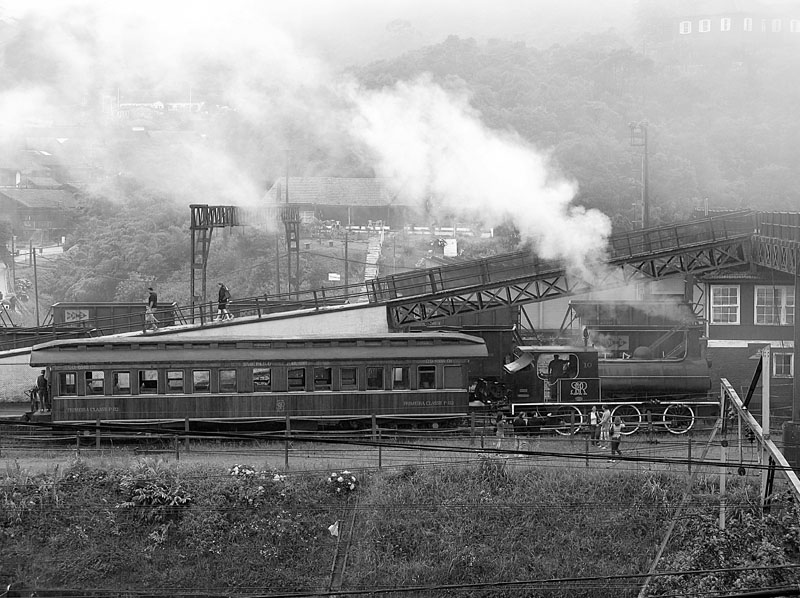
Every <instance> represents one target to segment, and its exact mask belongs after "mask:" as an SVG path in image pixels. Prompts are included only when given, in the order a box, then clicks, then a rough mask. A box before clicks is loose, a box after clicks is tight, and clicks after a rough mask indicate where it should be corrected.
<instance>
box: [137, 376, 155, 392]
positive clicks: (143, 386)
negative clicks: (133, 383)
mask: <svg viewBox="0 0 800 598" xmlns="http://www.w3.org/2000/svg"><path fill="white" fill-rule="evenodd" d="M157 392H158V370H139V394H140V395H154V394H156V393H157Z"/></svg>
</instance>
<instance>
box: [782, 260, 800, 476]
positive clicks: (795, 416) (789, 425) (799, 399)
mask: <svg viewBox="0 0 800 598" xmlns="http://www.w3.org/2000/svg"><path fill="white" fill-rule="evenodd" d="M795 265H796V271H795V275H794V296H795V314H794V349H793V351H794V357H793V366H794V376H793V378H792V382H793V384H792V420H791V421H788V422H786V423H785V424H783V454H784V455H785V456H786V460H787V461H788V462H789V464H790V465H791V466H792V468H794V470H795V471H797V470H798V469H800V361H798V359H800V358H799V357H798V353H800V326H798V324H797V319H798V313H797V307H796V306H797V298H798V297H800V265H797V259H795Z"/></svg>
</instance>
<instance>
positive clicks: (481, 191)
mask: <svg viewBox="0 0 800 598" xmlns="http://www.w3.org/2000/svg"><path fill="white" fill-rule="evenodd" d="M349 94H350V98H351V100H352V102H353V103H354V105H355V107H356V109H357V115H356V116H355V118H354V121H353V133H354V135H356V136H357V137H358V138H359V139H361V140H362V141H363V142H364V143H365V144H366V145H367V146H368V147H369V148H370V150H371V151H372V154H373V156H374V159H375V163H376V168H377V171H378V172H379V173H380V175H381V176H384V177H386V178H388V179H389V180H390V181H392V182H393V183H394V184H395V185H396V187H397V188H396V191H397V192H398V193H402V194H405V195H406V197H411V198H413V199H416V200H420V201H423V202H424V201H426V200H428V201H430V202H431V203H433V204H434V205H436V206H440V207H441V208H443V209H444V210H446V211H447V212H451V213H465V212H466V213H473V214H479V215H480V217H481V219H482V220H483V222H484V223H486V224H488V225H495V226H496V225H498V224H501V223H503V222H504V221H507V220H508V219H511V221H512V222H513V223H514V224H515V225H516V227H517V228H518V230H519V231H520V233H521V234H522V235H523V237H524V238H525V239H527V240H530V241H532V242H533V244H534V246H535V248H536V250H537V253H538V254H539V255H540V256H541V257H543V258H545V259H562V260H565V261H566V262H567V264H568V266H569V267H571V268H575V269H577V270H580V271H581V272H582V273H584V274H587V273H589V272H591V271H592V270H593V269H594V267H595V266H596V265H597V264H598V263H600V262H602V258H603V257H604V253H605V247H606V240H607V238H608V236H609V234H610V232H611V223H610V221H609V219H608V218H607V217H606V216H605V215H604V214H603V213H602V212H599V211H598V210H586V209H584V208H583V207H580V206H575V205H572V204H571V202H572V200H573V199H574V197H575V192H576V186H575V184H574V183H572V182H569V181H567V180H565V179H563V178H559V177H557V176H555V175H554V170H553V169H551V168H550V167H549V165H548V161H547V158H546V156H544V155H543V154H542V153H540V152H537V151H536V150H535V149H534V148H533V147H531V146H530V145H529V144H527V143H525V142H524V141H523V140H522V139H520V138H519V137H518V136H516V135H513V134H510V133H502V132H499V131H493V130H491V129H488V128H487V127H486V126H485V125H483V123H482V122H481V120H480V117H479V115H478V114H477V113H476V112H475V110H473V109H472V108H471V107H470V106H469V103H468V102H467V98H466V97H465V96H464V95H460V96H456V95H453V94H451V93H448V92H446V91H445V90H444V89H442V88H441V87H439V86H437V85H434V84H433V83H432V82H431V81H430V80H429V78H427V77H422V78H420V79H417V80H416V81H414V82H410V83H405V82H401V83H398V84H397V85H395V86H394V87H393V88H385V89H382V90H379V91H368V90H364V89H362V88H359V87H358V86H356V85H352V86H351V87H350V88H349Z"/></svg>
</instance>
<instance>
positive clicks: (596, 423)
mask: <svg viewBox="0 0 800 598" xmlns="http://www.w3.org/2000/svg"><path fill="white" fill-rule="evenodd" d="M589 432H591V441H592V446H597V445H598V444H600V442H599V438H600V414H599V413H597V405H592V410H591V411H590V412H589Z"/></svg>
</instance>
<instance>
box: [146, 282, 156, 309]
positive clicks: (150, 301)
mask: <svg viewBox="0 0 800 598" xmlns="http://www.w3.org/2000/svg"><path fill="white" fill-rule="evenodd" d="M147 292H148V295H147V307H149V308H150V309H152V310H155V308H156V305H158V293H156V292H155V291H154V290H153V287H148V288H147Z"/></svg>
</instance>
